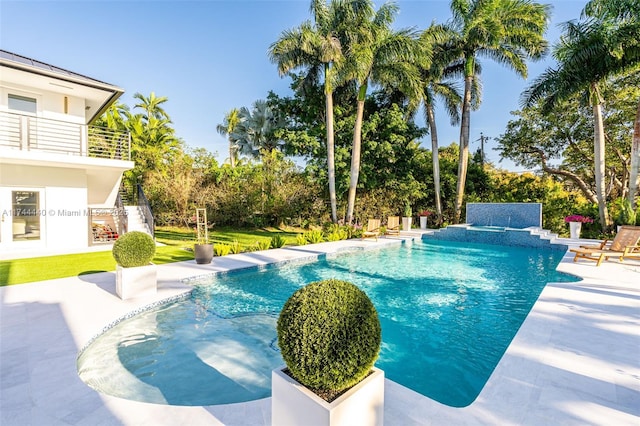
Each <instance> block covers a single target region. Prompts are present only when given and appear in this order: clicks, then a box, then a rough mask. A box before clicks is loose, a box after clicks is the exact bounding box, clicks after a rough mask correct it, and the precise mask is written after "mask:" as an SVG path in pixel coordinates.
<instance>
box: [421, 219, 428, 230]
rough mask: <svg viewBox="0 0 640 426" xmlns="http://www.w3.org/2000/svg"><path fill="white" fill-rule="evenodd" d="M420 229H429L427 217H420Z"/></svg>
mask: <svg viewBox="0 0 640 426" xmlns="http://www.w3.org/2000/svg"><path fill="white" fill-rule="evenodd" d="M420 229H427V216H420Z"/></svg>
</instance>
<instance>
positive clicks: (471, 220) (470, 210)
mask: <svg viewBox="0 0 640 426" xmlns="http://www.w3.org/2000/svg"><path fill="white" fill-rule="evenodd" d="M466 223H468V224H470V225H474V226H503V227H506V228H518V229H523V228H529V227H535V228H542V204H541V203H467V219H466Z"/></svg>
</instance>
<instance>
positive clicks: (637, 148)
mask: <svg viewBox="0 0 640 426" xmlns="http://www.w3.org/2000/svg"><path fill="white" fill-rule="evenodd" d="M582 15H583V17H591V18H595V19H597V20H598V23H599V25H600V26H602V27H603V29H604V31H606V32H607V33H608V34H607V37H604V41H605V42H607V43H608V45H607V46H606V47H607V50H608V52H607V53H608V55H606V56H605V57H607V58H608V60H607V61H606V62H600V63H599V65H601V66H602V65H604V66H605V67H606V68H607V69H608V73H609V74H613V73H619V72H621V71H625V70H627V69H629V68H632V69H633V68H637V67H638V65H639V64H640V0H591V1H589V2H588V3H587V4H586V6H585V8H584V10H583V13H582ZM610 57H613V58H615V59H616V60H614V61H612V60H611V59H610ZM605 64H606V65H605ZM639 186H640V100H639V101H638V108H637V110H636V118H635V121H634V130H633V141H632V144H631V166H630V177H629V194H628V197H629V202H630V203H631V205H632V206H635V205H636V198H637V197H638V188H639Z"/></svg>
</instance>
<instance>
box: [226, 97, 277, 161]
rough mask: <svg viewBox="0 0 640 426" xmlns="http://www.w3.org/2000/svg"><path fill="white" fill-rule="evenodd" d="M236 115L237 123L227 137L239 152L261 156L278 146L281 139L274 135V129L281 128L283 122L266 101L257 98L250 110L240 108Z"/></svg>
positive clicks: (251, 155) (255, 156)
mask: <svg viewBox="0 0 640 426" xmlns="http://www.w3.org/2000/svg"><path fill="white" fill-rule="evenodd" d="M238 116H239V120H238V123H237V124H236V126H235V127H234V129H233V132H231V133H230V134H229V139H230V140H231V141H232V142H233V143H234V145H235V146H237V147H238V149H239V151H240V153H241V154H244V155H248V156H250V157H253V158H261V157H262V156H263V155H266V154H270V153H271V151H273V150H274V149H278V148H280V146H281V145H282V140H281V139H280V138H279V137H278V136H277V135H276V130H278V129H281V128H283V127H284V123H283V120H282V118H281V117H280V116H279V114H278V113H277V112H276V111H274V110H273V109H272V108H271V107H270V106H269V105H268V104H267V102H266V101H264V100H257V101H256V102H254V104H253V108H252V109H251V110H249V109H248V108H246V107H242V108H240V111H239V112H238Z"/></svg>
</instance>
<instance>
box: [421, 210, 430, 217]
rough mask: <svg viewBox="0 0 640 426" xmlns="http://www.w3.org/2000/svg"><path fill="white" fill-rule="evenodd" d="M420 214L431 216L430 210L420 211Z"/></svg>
mask: <svg viewBox="0 0 640 426" xmlns="http://www.w3.org/2000/svg"><path fill="white" fill-rule="evenodd" d="M419 216H431V212H430V211H429V210H423V211H421V212H420V214H419Z"/></svg>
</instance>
